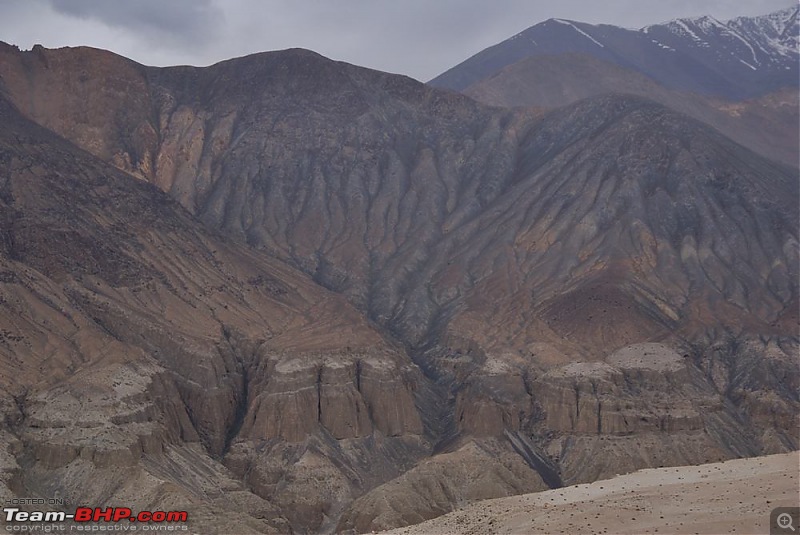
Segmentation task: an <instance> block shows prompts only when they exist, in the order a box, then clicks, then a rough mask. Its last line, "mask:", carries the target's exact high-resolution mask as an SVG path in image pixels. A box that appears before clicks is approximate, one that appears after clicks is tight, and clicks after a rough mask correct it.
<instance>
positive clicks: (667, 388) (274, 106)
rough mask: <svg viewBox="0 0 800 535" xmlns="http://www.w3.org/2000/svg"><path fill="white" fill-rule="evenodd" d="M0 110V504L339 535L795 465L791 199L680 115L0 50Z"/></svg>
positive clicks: (781, 169) (376, 79)
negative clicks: (0, 115) (0, 385)
mask: <svg viewBox="0 0 800 535" xmlns="http://www.w3.org/2000/svg"><path fill="white" fill-rule="evenodd" d="M0 92H2V94H3V95H4V98H6V99H7V100H8V101H9V102H10V103H11V105H10V106H9V107H8V111H5V112H4V113H5V114H6V115H4V120H3V122H2V123H0V125H1V126H0V130H2V131H3V136H4V137H3V138H2V139H3V141H4V142H3V144H2V146H0V147H2V151H3V152H2V154H3V155H4V156H2V158H0V161H2V162H4V164H3V167H2V168H3V169H4V171H3V173H4V175H3V176H2V178H3V179H4V180H6V181H7V182H8V181H10V182H11V183H12V185H13V187H12V189H11V192H10V193H5V194H4V196H3V197H2V199H3V202H4V203H5V205H4V207H3V211H2V214H3V217H4V218H5V219H4V220H3V225H4V227H3V232H4V234H2V235H3V236H7V235H11V236H12V238H4V242H3V243H4V244H12V245H6V249H3V252H2V258H3V261H4V262H7V263H10V264H11V265H12V266H13V267H12V269H13V274H12V275H8V276H6V277H5V278H4V279H3V280H9V281H11V282H9V283H4V286H3V288H4V289H5V288H6V286H10V290H9V291H13V292H15V293H17V294H20V295H19V296H10V297H6V298H5V301H2V306H3V307H4V308H3V309H2V311H3V314H4V316H3V323H2V324H3V325H10V326H11V327H6V330H7V332H6V333H4V343H6V344H14V343H18V342H19V340H18V338H20V337H23V339H26V338H25V337H31V338H34V334H33V333H37V334H36V336H37V337H38V338H37V339H40V340H42V342H40V345H39V346H31V347H30V348H28V349H25V350H21V349H14V348H13V347H11V346H8V347H9V349H8V350H7V351H6V352H5V353H3V354H2V359H3V360H2V362H3V366H6V369H8V370H9V371H8V372H7V373H6V374H5V375H4V381H5V385H9V386H7V387H6V388H9V390H8V391H9V392H13V395H12V396H10V398H9V397H8V396H7V397H6V400H5V405H4V409H3V410H4V413H5V417H6V421H9V422H12V423H13V426H9V428H8V429H7V430H6V431H5V435H4V436H5V440H6V441H7V442H8V443H9V444H11V448H10V449H9V450H8V451H9V454H8V455H7V456H5V457H4V458H3V459H4V463H5V464H4V471H3V474H5V475H6V476H5V477H6V479H5V480H4V481H7V483H6V485H7V488H8V491H6V493H7V494H14V495H18V496H23V495H26V496H28V495H47V493H48V492H51V491H50V490H49V489H54V488H57V489H63V491H64V492H65V494H68V495H69V496H70V501H73V502H84V501H86V502H91V503H97V504H102V503H111V502H113V501H115V500H121V499H123V498H125V497H126V496H129V495H130V492H132V491H131V490H130V489H131V488H133V487H125V486H124V485H123V486H122V487H119V486H117V487H114V486H113V482H117V483H120V482H121V481H122V478H123V477H126V476H127V475H128V473H129V472H130V471H131V470H132V469H131V468H128V467H134V468H133V469H136V470H143V471H144V472H143V476H142V477H143V479H147V481H148V486H147V487H146V488H147V489H149V490H147V491H139V492H141V495H142V496H143V499H151V500H152V499H156V498H157V497H158V498H159V499H163V500H167V499H173V498H175V497H176V496H178V497H181V496H182V492H183V490H184V489H186V488H187V487H193V488H200V489H201V492H200V494H201V496H197V495H196V494H193V495H192V497H191V498H185V499H194V500H198V502H195V503H198V505H196V506H195V507H196V508H195V509H194V510H195V511H202V508H203V507H204V506H206V505H207V504H209V503H210V504H212V505H213V506H215V507H219V508H221V509H225V510H228V511H248V512H252V513H251V517H252V518H246V519H245V520H240V522H242V525H243V526H244V527H245V528H247V529H253V530H262V531H267V530H269V529H274V530H278V531H282V530H283V531H285V530H286V529H292V530H295V531H332V530H335V529H337V528H338V529H341V530H346V529H355V530H357V531H359V532H363V531H369V530H372V529H377V528H385V527H395V526H400V525H406V524H410V523H415V522H419V521H421V520H424V519H427V518H431V517H433V516H436V515H440V514H442V513H444V512H447V511H450V510H452V509H454V508H456V507H458V506H460V505H461V504H463V503H465V502H469V501H474V500H478V499H485V498H492V497H500V496H507V495H511V494H518V493H522V492H532V491H537V490H543V489H547V488H554V487H559V486H562V485H569V484H574V483H579V482H588V481H593V480H595V479H598V478H604V477H610V476H613V475H614V474H617V473H623V472H628V471H631V470H634V469H637V468H645V467H656V466H660V465H663V466H672V465H679V464H696V463H700V462H705V461H714V460H722V459H728V458H733V457H741V456H752V455H759V454H765V453H775V452H784V451H788V450H791V449H797V448H798V445H800V444H798V436H797V429H796V417H797V415H798V413H800V399H798V396H797V392H798V386H799V385H800V372H798V368H797V358H796V355H797V349H798V314H797V312H798V285H797V279H798V255H797V251H798V228H797V221H798V203H797V202H796V201H797V198H798V182H797V176H796V172H795V170H793V169H792V168H790V167H788V166H785V165H781V164H779V163H775V162H772V161H770V160H768V159H765V158H763V157H760V156H759V155H757V154H755V153H753V152H751V151H749V150H748V149H746V148H744V147H742V146H740V145H737V144H736V143H734V142H732V141H731V140H729V139H727V138H726V137H724V136H723V135H721V134H720V133H719V132H718V131H715V130H713V129H711V128H709V127H708V126H706V125H704V124H702V123H700V122H698V121H695V120H693V119H691V118H689V117H688V116H686V115H683V114H680V113H676V112H674V111H671V110H670V109H668V108H665V107H664V106H662V105H659V104H657V103H654V102H653V101H650V100H647V99H643V98H639V97H633V96H618V95H617V96H600V97H594V98H590V99H588V100H583V101H580V102H577V103H575V104H571V105H569V106H566V107H563V108H559V109H557V110H553V111H549V112H546V113H545V112H542V111H536V110H531V109H500V108H493V107H488V106H485V105H482V104H479V103H477V102H475V101H474V100H472V99H470V98H468V97H466V96H464V95H460V94H456V93H452V92H449V91H441V90H437V89H435V88H431V87H428V86H426V85H424V84H420V83H418V82H416V81H414V80H411V79H409V78H406V77H402V76H396V75H389V74H385V73H380V72H376V71H371V70H368V69H363V68H359V67H355V66H352V65H348V64H345V63H341V62H334V61H330V60H328V59H326V58H323V57H321V56H319V55H317V54H315V53H312V52H309V51H305V50H288V51H282V52H273V53H264V54H256V55H253V56H248V57H245V58H238V59H234V60H230V61H226V62H223V63H220V64H217V65H214V66H211V67H207V68H193V67H171V68H151V67H144V66H142V65H138V64H136V63H134V62H131V61H129V60H127V59H125V58H121V57H119V56H116V55H114V54H111V53H108V52H104V51H98V50H93V49H87V48H72V49H70V48H67V49H59V50H47V49H44V48H42V47H36V48H34V50H32V51H29V52H23V51H20V50H18V49H16V48H15V47H12V46H8V45H5V46H0ZM12 105H13V107H16V110H13V109H12V108H11V106H12ZM17 110H18V111H17ZM34 123H35V124H34ZM45 129H47V130H45ZM48 130H49V131H48ZM26 136H28V137H30V138H32V140H31V141H25V140H26V139H27V138H26ZM22 141H24V142H22ZM15 162H22V163H23V164H19V165H18V164H16V163H15ZM112 166H113V167H114V168H115V169H114V168H112ZM103 177H105V178H103ZM108 177H112V178H108ZM103 180H106V181H107V182H106V183H104V182H103ZM96 184H99V185H96ZM92 188H94V189H92ZM6 189H8V188H6ZM2 191H6V190H2ZM51 191H52V192H53V193H49V192H51ZM37 192H38V194H37ZM170 199H171V200H170ZM153 206H157V207H163V208H161V210H162V211H161V212H158V213H156V214H155V215H153V216H152V217H151V216H150V215H149V214H151V211H152V209H153V208H152V207H153ZM8 214H10V215H8ZM8 229H12V230H13V233H12V234H9V232H11V231H9V230H8ZM26 229H32V230H28V231H26ZM60 229H65V230H66V231H67V232H66V233H59V230H60ZM76 229H77V230H76ZM107 229H114V230H115V231H116V232H117V233H114V232H111V231H110V230H107ZM26 232H27V233H26ZM75 233H77V236H75V235H74V234H75ZM16 236H20V237H19V238H18V237H16ZM78 238H80V239H78ZM94 243H97V244H100V248H99V249H98V252H96V253H93V254H92V255H88V254H86V251H87V250H89V251H91V248H90V247H89V245H91V244H94ZM151 243H152V244H151ZM159 245H160V247H159ZM25 247H29V248H30V249H31V251H32V252H30V253H26V252H25V251H26V250H27V249H25ZM105 259H110V260H109V262H112V264H111V265H112V267H113V268H114V269H113V270H112V272H113V273H114V275H113V277H112V275H103V277H105V278H102V277H101V278H102V280H106V279H108V280H107V281H106V282H104V283H103V284H100V283H98V282H97V281H96V279H97V278H98V277H99V275H97V274H96V272H99V273H100V274H102V273H104V269H105V268H103V266H104V264H103V263H102V262H103V261H104V260H105ZM140 264H141V265H143V266H144V267H137V266H139V265H140ZM63 266H66V267H63ZM116 266H122V267H116ZM127 266H131V267H129V268H128V267H127ZM123 267H126V269H129V270H131V271H132V272H133V274H134V275H135V274H136V273H138V272H139V271H140V270H144V269H145V268H147V269H148V270H150V271H148V273H152V275H151V276H152V280H150V279H146V282H142V283H139V282H137V281H138V279H136V278H135V277H134V275H126V273H128V272H127V271H124V270H123ZM108 269H111V268H108ZM118 272H119V273H118ZM23 276H25V277H28V278H30V277H35V278H36V280H37V281H39V284H40V285H41V286H40V287H39V288H40V289H39V290H38V292H39V293H38V294H37V295H40V296H41V297H37V299H38V301H26V299H32V298H31V297H28V294H27V293H25V292H29V290H26V289H24V288H17V287H16V286H18V284H17V283H16V282H14V281H16V280H17V279H16V278H17V277H23ZM136 276H137V277H139V276H140V275H136ZM131 277H133V280H132V281H129V280H128V278H131ZM24 280H25V281H28V279H24ZM26 284H29V285H32V284H33V282H26ZM148 284H149V286H148ZM26 288H27V287H26ZM75 294H77V295H78V297H73V295H75ZM251 294H252V296H251ZM173 295H175V297H172V296H173ZM70 299H71V300H70ZM40 301H41V302H47V303H53V304H54V305H55V306H51V307H50V309H52V311H51V310H50V309H48V308H46V307H45V305H43V304H39V302H40ZM28 302H30V303H36V306H35V307H34V306H33V305H29V304H27V303H28ZM226 306H227V307H228V308H225V307H226ZM62 308H63V309H64V310H66V311H67V312H69V314H70V315H72V316H73V317H78V318H81V321H80V322H78V321H77V320H75V321H76V323H77V326H75V325H72V324H71V323H64V325H63V326H62V323H59V322H57V321H56V319H57V318H59V316H58V314H61V313H62V312H61V309H62ZM28 309H34V310H40V309H41V310H44V311H46V312H47V314H46V316H45V317H43V319H42V320H41V322H40V323H37V324H36V325H37V326H36V327H35V328H34V327H31V326H29V323H31V322H27V323H25V322H22V321H21V320H18V318H20V317H23V318H24V317H25V315H24V314H22V313H21V312H20V311H24V310H28ZM73 310H74V311H73ZM42 314H44V312H42ZM59 321H61V320H59ZM56 328H58V329H61V330H60V331H59V332H58V334H57V335H50V336H49V338H50V339H53V340H59V341H61V340H63V342H59V343H60V344H61V346H63V347H67V348H68V349H69V352H67V353H65V354H68V355H74V357H73V358H71V360H70V362H69V363H59V362H46V363H45V362H42V359H44V358H46V357H47V356H49V355H53V354H61V351H67V350H66V349H65V350H53V349H52V348H53V347H54V346H53V344H54V343H55V342H49V343H48V342H46V340H48V335H47V332H49V330H52V329H56ZM41 331H45V334H38V333H40V332H41ZM27 333H31V334H27ZM80 343H83V344H84V345H83V346H81V345H79V344H80ZM70 344H78V345H76V346H73V345H70ZM114 344H121V347H122V348H124V349H125V350H124V351H121V352H120V354H119V355H118V356H116V357H113V359H112V357H111V356H109V357H107V358H109V359H112V361H113V363H114V365H115V366H128V368H126V369H131V370H133V371H130V372H126V373H125V374H124V375H123V376H122V379H120V380H119V381H116V380H115V379H113V378H112V377H116V376H115V375H113V374H112V373H111V371H107V372H104V373H105V374H104V373H100V371H102V369H101V368H100V367H99V364H95V362H98V361H100V360H101V359H102V358H104V355H107V354H109V353H110V350H109V349H107V348H109V347H117V346H115V345H114ZM61 346H56V347H61ZM26 347H27V346H26ZM115 359H116V360H115ZM140 361H141V364H137V363H139V362H140ZM144 363H148V364H149V365H150V366H152V369H153V370H156V371H157V372H158V373H160V374H162V375H163V376H164V379H163V380H159V381H156V380H151V381H150V382H147V381H146V380H145V379H143V377H145V376H150V375H148V374H149V373H150V372H149V371H141V370H143V369H144V368H143V367H144ZM109 365H110V364H109ZM20 366H28V367H27V368H23V369H22V371H24V372H25V373H24V374H23V373H22V372H21V371H20ZM117 369H118V368H113V370H117ZM148 369H150V368H148ZM162 369H163V370H164V371H162ZM98 370H99V371H98ZM156 371H154V372H153V374H156ZM35 372H38V374H37V373H35ZM115 373H116V372H115ZM18 377H27V379H25V381H24V382H22V383H20V385H19V386H18V387H14V388H15V389H13V390H12V389H11V388H12V387H11V386H10V385H11V384H12V378H18ZM91 377H94V379H91ZM42 381H44V382H42ZM117 382H119V384H116V383H117ZM109 384H110V385H111V387H110V388H111V390H114V392H117V393H116V394H112V393H111V392H110V391H109V386H108V385H109ZM5 385H4V386H5ZM26 389H27V390H26ZM98 393H99V394H98ZM120 398H121V399H120ZM107 404H110V405H111V407H106V405H107ZM64 407H67V408H69V409H70V410H72V408H74V407H83V408H82V409H81V412H82V413H85V414H87V415H95V416H91V421H88V422H86V423H84V422H81V424H82V425H76V426H71V425H65V423H64V422H65V420H66V421H67V422H68V421H69V420H68V419H67V417H66V416H64V412H65V411H66V410H67V409H65V408H64ZM103 411H105V412H103ZM115 411H117V412H115ZM119 411H122V412H124V414H119ZM98 415H99V416H98ZM148 418H150V419H151V420H152V421H151V420H148ZM88 419H90V416H87V420H88ZM153 422H156V423H155V424H153ZM126 426H132V427H131V428H130V429H131V430H130V431H128V430H127V427H126ZM118 427H123V430H119V429H117V428H118ZM152 428H155V429H156V430H157V432H156V431H153V432H150V433H148V432H145V430H147V429H152ZM65 429H66V430H65ZM92 433H94V434H92ZM126 433H127V434H126ZM137 433H139V434H137ZM134 435H135V436H136V437H137V438H136V439H134V438H133V436H134ZM140 435H141V436H140ZM117 436H120V437H124V438H116V437H117ZM137 444H138V445H141V446H137ZM98 445H99V446H98ZM93 448H94V449H93ZM145 448H146V450H145ZM84 450H86V453H84ZM95 450H102V451H100V453H98V452H96V451H95ZM140 450H141V451H140ZM107 451H110V452H112V453H106V452H107ZM113 452H116V453H113ZM125 452H129V453H130V456H128V455H129V453H125ZM123 465H124V466H126V468H125V469H124V470H123V469H120V468H119V467H120V466H123ZM77 472H80V473H81V474H86V476H80V477H79V476H78V475H76V473H77ZM145 473H146V474H148V477H147V478H145V475H144V474H145ZM101 475H102V476H103V477H106V476H108V475H111V476H113V477H111V479H110V480H109V481H110V483H109V488H103V489H99V490H97V492H96V494H91V492H92V491H89V490H86V489H87V488H88V487H87V486H86V485H85V480H84V479H81V477H95V478H96V479H98V480H102V479H101V477H100V476H101ZM153 478H155V479H153ZM195 482H198V483H195ZM173 486H177V489H173ZM114 489H121V490H114ZM181 499H184V498H181ZM196 514H198V515H202V513H201V512H197V513H196ZM202 518H205V517H202ZM229 518H230V517H229ZM197 525H198V526H202V524H197ZM207 529H209V531H210V530H218V531H219V530H223V531H224V527H214V526H212V527H211V528H207ZM243 529H244V528H243Z"/></svg>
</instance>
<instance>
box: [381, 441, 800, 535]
mask: <svg viewBox="0 0 800 535" xmlns="http://www.w3.org/2000/svg"><path fill="white" fill-rule="evenodd" d="M799 480H800V454H798V452H796V451H795V452H791V453H784V454H779V455H769V456H765V457H756V458H751V459H736V460H732V461H726V462H721V463H712V464H704V465H700V466H683V467H672V468H658V469H649V470H640V471H638V472H634V473H632V474H627V475H623V476H618V477H615V478H612V479H608V480H604V481H596V482H594V483H591V484H585V485H575V486H572V487H565V488H561V489H554V490H549V491H546V492H539V493H535V494H526V495H522V496H512V497H509V498H500V499H496V500H487V501H484V502H480V503H477V504H474V505H471V506H469V507H466V508H464V509H462V510H460V511H456V512H453V513H450V514H448V515H445V516H442V517H439V518H435V519H433V520H429V521H427V522H424V523H422V524H417V525H415V526H409V527H406V528H399V529H396V530H392V531H390V532H387V533H390V534H395V535H418V534H426V535H427V534H437V535H443V534H450V533H453V534H455V533H459V534H462V533H463V534H485V533H498V534H500V533H513V534H517V533H518V534H523V533H524V534H534V533H597V534H606V533H658V534H662V533H687V534H692V533H698V534H711V533H714V534H716V533H769V518H770V511H772V510H773V509H774V508H776V507H783V506H786V507H797V506H798V505H800V504H798V500H799V499H800V498H798V496H799V495H798V491H799V490H800V481H799Z"/></svg>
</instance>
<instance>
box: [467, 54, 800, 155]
mask: <svg viewBox="0 0 800 535" xmlns="http://www.w3.org/2000/svg"><path fill="white" fill-rule="evenodd" d="M463 93H464V94H465V95H468V96H470V97H472V98H474V99H476V100H478V101H480V102H483V103H486V104H489V105H491V106H505V107H510V106H530V107H539V108H553V107H558V106H565V105H567V104H572V103H574V102H577V101H578V100H581V99H584V98H588V97H592V96H599V95H604V94H609V93H626V94H632V95H638V96H642V97H645V98H649V99H652V100H654V101H656V102H659V103H660V104H663V105H665V106H667V107H669V108H672V109H674V110H676V111H679V112H681V113H685V114H687V115H689V116H691V117H693V118H695V119H699V120H701V121H703V122H704V123H706V124H708V125H710V126H713V127H714V128H716V129H717V130H719V131H720V132H722V133H723V134H725V135H726V136H727V137H729V138H731V139H733V140H734V141H736V142H737V143H741V144H742V145H744V146H746V147H748V148H749V149H752V150H753V151H755V152H758V153H759V154H763V155H764V156H767V157H768V158H771V159H774V160H778V161H781V162H784V163H786V164H789V165H793V166H797V164H798V161H800V152H798V151H799V149H798V147H800V139H798V127H797V125H798V121H800V113H798V101H799V100H800V97H799V96H798V89H797V88H796V87H795V88H785V89H782V90H779V91H776V92H773V93H768V94H765V95H762V96H760V97H757V98H752V99H748V100H743V101H738V102H730V101H727V100H723V99H716V98H712V97H707V96H702V95H698V94H696V93H687V92H683V91H676V90H674V89H667V88H666V87H664V86H662V85H660V84H659V83H658V82H656V81H655V80H653V79H652V78H649V77H647V76H645V75H644V74H641V73H639V72H637V71H634V70H631V69H626V68H623V67H620V66H619V65H616V64H614V63H609V62H607V61H603V60H600V59H597V58H595V57H593V56H591V55H588V54H572V53H565V54H559V55H555V56H546V55H542V56H532V57H529V58H526V59H523V60H520V61H518V62H516V63H512V64H511V65H509V66H507V67H504V68H503V69H501V70H499V71H498V72H496V73H494V74H492V75H491V76H489V77H487V78H485V79H482V80H479V81H477V82H475V83H474V84H472V85H470V86H469V87H467V88H466V89H464V91H463Z"/></svg>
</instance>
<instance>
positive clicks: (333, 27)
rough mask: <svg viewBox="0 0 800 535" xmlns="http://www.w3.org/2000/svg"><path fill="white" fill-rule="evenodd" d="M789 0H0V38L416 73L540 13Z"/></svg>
mask: <svg viewBox="0 0 800 535" xmlns="http://www.w3.org/2000/svg"><path fill="white" fill-rule="evenodd" d="M796 1H797V0H605V1H603V2H598V1H596V0H393V1H388V0H120V1H115V0H0V41H5V42H7V43H10V44H15V45H18V46H19V47H20V48H22V49H30V48H31V47H32V46H33V45H34V44H37V43H38V44H41V45H43V46H45V47H48V48H57V47H62V46H78V45H88V46H93V47H97V48H103V49H106V50H111V51H113V52H116V53H118V54H121V55H123V56H126V57H128V58H131V59H133V60H135V61H138V62H140V63H144V64H146V65H156V66H167V65H186V64H188V65H197V66H203V65H210V64H212V63H216V62H217V61H222V60H225V59H229V58H232V57H237V56H243V55H246V54H251V53H254V52H263V51H267V50H282V49H286V48H293V47H302V48H308V49H311V50H314V51H316V52H319V53H320V54H323V55H324V56H327V57H329V58H332V59H336V60H342V61H347V62H349V63H354V64H356V65H361V66H364V67H370V68H373V69H379V70H382V71H388V72H393V73H400V74H406V75H408V76H411V77H413V78H416V79H418V80H422V81H427V80H429V79H431V78H433V77H435V76H436V75H438V74H441V73H442V72H444V71H445V70H447V69H449V68H450V67H453V66H454V65H457V64H458V63H460V62H461V61H463V60H465V59H467V58H468V57H470V56H471V55H473V54H475V53H477V52H479V51H481V50H483V49H484V48H486V47H488V46H491V45H493V44H496V43H498V42H500V41H503V40H504V39H507V38H508V37H511V36H512V35H514V34H516V33H518V32H520V31H522V30H524V29H525V28H527V27H529V26H532V25H534V24H536V23H538V22H541V21H543V20H546V19H548V18H552V17H556V18H563V19H571V20H578V21H582V22H589V23H592V24H601V23H602V24H614V25H617V26H624V27H627V28H640V27H642V26H646V25H648V24H655V23H659V22H664V21H667V20H670V19H674V18H678V17H689V16H699V15H712V16H714V17H716V18H717V19H720V20H725V19H729V18H733V17H736V16H742V15H760V14H765V13H769V12H771V11H774V10H777V9H782V8H785V7H789V6H793V5H796Z"/></svg>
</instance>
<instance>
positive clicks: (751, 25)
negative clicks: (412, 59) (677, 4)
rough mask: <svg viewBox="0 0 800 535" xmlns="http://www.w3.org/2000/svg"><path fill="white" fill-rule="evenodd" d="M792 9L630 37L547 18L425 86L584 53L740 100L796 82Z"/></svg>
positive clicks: (656, 28)
mask: <svg viewBox="0 0 800 535" xmlns="http://www.w3.org/2000/svg"><path fill="white" fill-rule="evenodd" d="M799 10H800V8H798V7H797V6H794V7H788V8H786V9H783V10H780V11H776V12H773V13H770V14H768V15H764V16H760V17H738V18H735V19H732V20H728V21H724V22H723V21H719V20H716V19H715V18H714V17H710V16H703V17H697V18H687V19H676V20H673V21H670V22H667V23H664V24H654V25H652V26H646V27H644V28H641V29H639V30H631V29H626V28H620V27H617V26H610V25H606V24H601V25H594V24H586V23H582V22H576V21H569V20H562V19H549V20H546V21H544V22H541V23H539V24H536V25H535V26H531V27H530V28H528V29H527V30H524V31H522V32H520V33H518V34H517V35H515V36H513V37H510V38H509V39H507V40H505V41H503V42H501V43H499V44H497V45H495V46H493V47H490V48H487V49H486V50H484V51H482V52H479V53H478V54H475V55H474V56H472V57H471V58H469V59H467V60H466V61H464V62H462V63H460V64H458V65H456V66H455V67H453V68H451V69H449V70H448V71H446V72H444V73H443V74H441V75H439V76H437V77H436V78H434V79H433V80H431V81H430V84H431V85H433V86H434V87H441V88H449V89H455V90H464V89H466V88H467V87H469V86H470V85H472V84H473V83H475V82H477V81H478V80H481V79H483V78H486V77H487V76H489V75H491V74H493V73H494V72H497V71H499V70H500V69H502V68H503V67H506V66H508V65H511V64H512V63H515V62H517V61H519V60H522V59H525V58H529V57H533V56H539V55H555V54H563V53H567V52H572V53H584V54H588V55H590V56H592V57H595V58H597V59H601V60H604V61H607V62H609V63H613V64H615V65H618V66H620V67H624V68H626V69H630V70H634V71H636V72H639V73H642V74H644V75H645V76H647V77H649V78H652V79H653V80H655V81H657V82H658V83H660V84H662V85H663V86H665V87H667V88H669V89H677V90H683V91H691V92H694V93H699V94H703V95H714V96H721V97H726V98H729V99H735V100H742V99H746V98H753V97H757V96H760V95H762V94H764V93H769V92H772V91H775V90H778V89H781V88H783V87H787V86H796V85H797V80H798V20H797V19H798V11H799Z"/></svg>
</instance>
